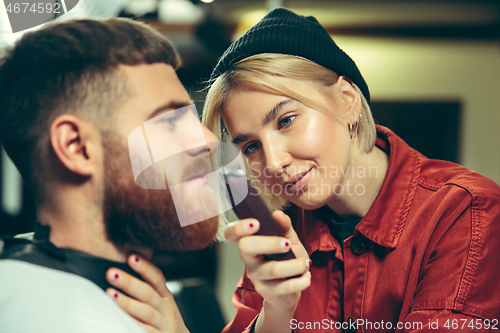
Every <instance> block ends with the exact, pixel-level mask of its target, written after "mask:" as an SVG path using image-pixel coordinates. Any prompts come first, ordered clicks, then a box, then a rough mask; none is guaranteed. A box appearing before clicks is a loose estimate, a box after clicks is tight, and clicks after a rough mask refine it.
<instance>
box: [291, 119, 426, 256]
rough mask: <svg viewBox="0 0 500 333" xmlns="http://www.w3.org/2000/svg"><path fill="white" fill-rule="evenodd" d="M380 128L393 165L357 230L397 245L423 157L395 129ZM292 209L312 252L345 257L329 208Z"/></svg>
mask: <svg viewBox="0 0 500 333" xmlns="http://www.w3.org/2000/svg"><path fill="white" fill-rule="evenodd" d="M376 127H377V140H376V145H377V146H379V147H380V148H381V149H383V150H385V151H386V152H388V153H389V166H388V169H387V173H386V175H385V178H384V181H383V183H382V186H381V188H380V190H379V193H378V195H377V197H376V198H375V201H374V202H373V204H372V206H371V207H370V209H369V210H368V213H367V214H366V215H365V216H364V217H363V219H362V220H361V222H359V224H358V225H357V226H356V230H357V232H359V233H361V234H363V235H364V236H365V237H366V238H368V239H370V240H371V241H373V242H375V243H377V244H379V245H381V246H384V247H388V248H395V247H396V245H397V244H398V241H399V239H400V237H401V234H402V231H403V227H404V224H405V222H406V218H407V216H408V212H409V210H410V207H411V204H412V202H413V198H414V196H415V191H416V187H417V184H418V179H419V176H420V159H419V157H418V155H417V152H416V151H415V150H414V149H412V148H410V147H409V146H408V145H407V144H406V143H405V142H404V141H403V140H402V139H401V138H399V137H398V136H397V135H396V134H394V132H392V131H391V130H389V129H388V128H386V127H383V126H379V125H377V126H376ZM291 209H292V212H291V213H292V215H294V216H298V217H299V218H298V220H297V221H296V227H297V229H298V230H301V232H300V234H301V241H303V244H304V245H305V247H306V250H307V252H308V253H309V254H311V253H312V252H314V251H317V250H319V251H331V250H337V255H336V256H340V257H341V256H342V255H341V253H342V251H341V248H340V246H339V244H338V243H337V242H336V241H335V240H334V238H333V236H332V235H331V232H330V229H329V223H328V214H327V210H326V207H322V208H320V209H317V210H315V211H307V210H304V209H300V208H298V207H296V206H294V207H292V208H291ZM294 213H296V214H294ZM355 234H356V232H355Z"/></svg>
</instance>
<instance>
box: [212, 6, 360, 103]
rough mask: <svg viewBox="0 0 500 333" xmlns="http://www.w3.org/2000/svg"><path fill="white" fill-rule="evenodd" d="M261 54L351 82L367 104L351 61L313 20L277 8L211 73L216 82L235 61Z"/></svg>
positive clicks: (238, 43) (225, 53)
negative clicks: (299, 60)
mask: <svg viewBox="0 0 500 333" xmlns="http://www.w3.org/2000/svg"><path fill="white" fill-rule="evenodd" d="M260 53H281V54H289V55H294V56H300V57H303V58H306V59H309V60H311V61H313V62H315V63H317V64H319V65H321V66H323V67H326V68H328V69H330V70H332V71H333V72H335V73H337V74H338V75H339V76H340V75H342V76H345V77H347V78H349V79H350V80H351V81H352V82H354V83H355V84H356V85H357V86H358V87H359V89H360V90H361V92H362V93H363V96H365V98H366V100H367V101H368V103H370V91H369V90H368V86H367V85H366V82H365V80H364V79H363V76H361V73H360V72H359V69H358V67H356V64H355V63H354V61H353V60H352V59H351V58H350V57H349V56H348V55H347V54H345V53H344V51H342V50H341V49H340V48H339V47H338V46H337V44H335V42H334V41H333V39H332V38H331V37H330V35H329V34H328V32H327V31H326V29H325V28H323V26H322V25H321V24H319V22H318V21H317V20H316V19H315V18H314V17H312V16H307V17H305V16H301V15H297V14H295V13H294V12H292V11H290V10H288V9H284V8H277V9H274V10H272V11H270V12H269V13H268V14H267V15H266V16H265V17H264V18H263V19H262V20H261V21H260V22H259V23H257V24H256V25H254V26H253V27H252V28H250V29H249V30H248V31H247V32H246V33H245V34H244V35H243V36H241V37H240V38H239V39H238V40H237V41H235V42H234V43H233V44H231V46H229V48H228V49H227V50H226V52H224V54H223V55H222V57H221V58H220V59H219V62H218V63H217V65H216V66H215V68H214V70H213V72H212V79H215V78H217V77H218V76H219V75H221V74H223V73H224V72H226V71H227V70H229V69H231V67H232V66H233V65H234V64H236V63H237V62H238V61H240V60H242V59H245V58H247V57H250V56H252V55H255V54H260Z"/></svg>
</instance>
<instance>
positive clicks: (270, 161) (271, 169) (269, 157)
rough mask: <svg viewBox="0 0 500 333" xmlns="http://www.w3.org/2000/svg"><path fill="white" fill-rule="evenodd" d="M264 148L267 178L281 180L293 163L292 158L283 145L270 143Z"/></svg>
mask: <svg viewBox="0 0 500 333" xmlns="http://www.w3.org/2000/svg"><path fill="white" fill-rule="evenodd" d="M266 146H267V147H264V152H265V157H266V170H264V175H265V176H266V177H274V178H280V177H281V176H282V173H283V170H284V169H285V168H286V167H287V166H289V165H290V164H291V163H292V156H291V155H290V153H289V152H288V151H287V150H286V149H285V147H284V146H283V145H280V144H273V143H268V144H266Z"/></svg>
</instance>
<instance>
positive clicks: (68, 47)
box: [0, 18, 180, 194]
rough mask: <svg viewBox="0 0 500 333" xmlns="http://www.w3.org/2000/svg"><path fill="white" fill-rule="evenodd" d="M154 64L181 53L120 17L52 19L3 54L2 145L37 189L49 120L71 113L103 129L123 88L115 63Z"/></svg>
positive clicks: (174, 62) (0, 86)
mask: <svg viewBox="0 0 500 333" xmlns="http://www.w3.org/2000/svg"><path fill="white" fill-rule="evenodd" d="M157 62H162V63H166V64H169V65H172V66H173V67H174V68H177V67H178V66H179V65H180V58H179V55H178V53H177V52H176V50H175V49H174V47H173V46H172V44H171V43H170V42H169V41H168V40H167V39H166V38H164V37H163V36H162V35H161V34H160V33H158V32H156V31H155V30H153V29H152V28H150V27H148V26H147V25H145V24H143V23H140V22H136V21H132V20H129V19H119V18H115V19H108V20H90V19H85V20H72V21H66V22H61V23H52V24H49V25H48V26H47V27H45V28H43V29H41V30H38V31H34V32H30V33H26V34H25V35H24V36H23V37H22V38H21V39H20V40H19V41H18V42H17V43H16V44H15V45H14V46H13V47H10V48H8V49H5V50H4V51H3V52H2V55H1V56H0V142H1V143H2V145H3V146H4V148H5V150H6V152H7V154H8V155H9V156H10V157H11V159H12V160H13V162H14V163H15V164H16V166H17V168H18V169H19V171H20V172H21V174H22V176H23V178H24V180H25V181H26V182H27V183H28V185H29V186H30V188H31V189H32V190H33V191H35V192H36V188H37V183H38V180H39V178H40V177H41V174H42V171H41V169H43V159H44V158H45V156H47V153H48V152H49V151H50V150H49V147H50V141H49V130H50V125H51V123H52V122H53V121H54V120H55V119H56V118H57V117H58V116H59V115H62V114H66V113H69V114H74V115H77V116H78V117H80V118H81V119H83V120H85V121H89V122H92V123H94V124H97V125H98V126H100V127H99V128H100V129H101V128H102V124H103V123H105V122H106V119H109V118H108V117H109V116H110V115H111V114H112V112H111V110H113V106H115V105H116V104H117V103H118V102H120V100H121V99H122V97H124V96H125V93H126V78H124V76H123V75H120V73H119V72H118V71H117V69H118V66H119V65H139V64H152V63H157ZM35 194H37V193H35Z"/></svg>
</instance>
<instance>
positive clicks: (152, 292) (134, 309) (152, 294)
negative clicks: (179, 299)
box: [106, 254, 189, 333]
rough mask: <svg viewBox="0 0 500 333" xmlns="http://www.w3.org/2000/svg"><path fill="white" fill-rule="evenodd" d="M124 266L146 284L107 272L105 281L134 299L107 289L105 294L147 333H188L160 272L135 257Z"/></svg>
mask: <svg viewBox="0 0 500 333" xmlns="http://www.w3.org/2000/svg"><path fill="white" fill-rule="evenodd" d="M127 262H128V264H129V266H130V267H132V269H133V270H134V271H136V272H137V273H139V274H140V275H141V276H142V278H143V279H144V280H145V281H146V282H144V281H141V280H139V279H137V278H135V277H133V276H131V275H130V274H128V273H126V272H124V271H122V270H120V269H118V268H110V269H108V271H107V272H106V280H107V281H108V282H109V283H110V284H111V285H112V286H114V287H116V288H118V289H120V290H123V291H124V292H126V293H127V294H129V295H130V296H132V297H134V298H135V299H134V298H131V297H128V296H127V295H125V294H123V293H121V292H119V291H118V290H116V289H114V288H108V289H107V290H106V293H108V294H109V295H110V296H111V297H112V298H113V299H114V300H115V301H116V303H117V304H118V305H119V306H120V307H121V308H122V309H123V310H125V312H127V313H128V314H129V315H130V316H132V318H133V319H134V320H135V321H136V322H137V323H138V324H139V326H141V327H142V328H143V329H144V330H145V331H146V332H148V333H151V332H155V333H157V332H169V333H189V331H188V330H187V328H186V326H185V325H184V320H183V319H182V316H181V314H180V312H179V309H178V308H177V304H176V303H175V300H174V297H173V295H172V293H171V292H170V290H168V288H167V286H166V282H165V277H164V276H163V274H162V272H161V271H160V270H159V269H158V268H157V267H156V266H154V265H153V264H151V263H150V262H149V261H147V260H145V259H144V258H142V257H140V256H138V255H135V254H134V255H130V256H129V257H128V259H127Z"/></svg>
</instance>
